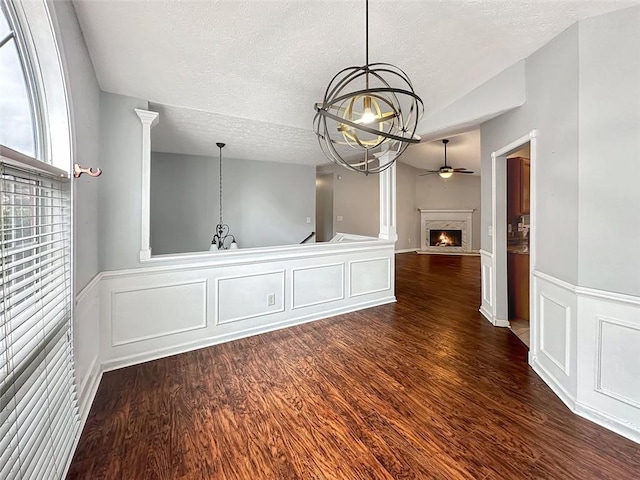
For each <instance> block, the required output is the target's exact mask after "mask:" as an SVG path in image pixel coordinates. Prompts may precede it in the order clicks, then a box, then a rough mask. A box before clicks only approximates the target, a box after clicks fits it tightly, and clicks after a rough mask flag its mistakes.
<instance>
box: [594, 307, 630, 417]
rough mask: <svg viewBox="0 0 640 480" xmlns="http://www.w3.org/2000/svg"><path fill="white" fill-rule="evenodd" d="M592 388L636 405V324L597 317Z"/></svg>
mask: <svg viewBox="0 0 640 480" xmlns="http://www.w3.org/2000/svg"><path fill="white" fill-rule="evenodd" d="M597 321H598V333H597V335H598V337H597V342H598V343H597V352H596V358H597V361H596V390H597V391H598V392H600V393H602V394H604V395H608V396H610V397H612V398H615V399H616V400H620V401H621V402H624V403H627V404H628V405H631V406H632V407H635V408H640V326H638V325H633V324H632V323H627V322H625V321H623V320H619V319H613V318H607V317H601V316H598V317H597Z"/></svg>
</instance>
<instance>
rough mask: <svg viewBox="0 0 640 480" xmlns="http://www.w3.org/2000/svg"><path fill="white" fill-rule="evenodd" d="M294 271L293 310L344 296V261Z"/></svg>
mask: <svg viewBox="0 0 640 480" xmlns="http://www.w3.org/2000/svg"><path fill="white" fill-rule="evenodd" d="M292 273H293V282H292V289H291V292H292V293H291V309H292V310H294V309H296V308H303V307H310V306H313V305H319V304H322V303H328V302H333V301H335V300H342V299H343V298H344V285H345V279H344V274H345V269H344V262H342V263H334V264H330V265H318V266H313V267H304V268H294V269H293V270H292Z"/></svg>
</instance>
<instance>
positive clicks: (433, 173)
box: [418, 171, 438, 177]
mask: <svg viewBox="0 0 640 480" xmlns="http://www.w3.org/2000/svg"><path fill="white" fill-rule="evenodd" d="M436 173H438V171H435V172H427V173H421V174H420V175H418V176H419V177H424V176H425V175H435V174H436Z"/></svg>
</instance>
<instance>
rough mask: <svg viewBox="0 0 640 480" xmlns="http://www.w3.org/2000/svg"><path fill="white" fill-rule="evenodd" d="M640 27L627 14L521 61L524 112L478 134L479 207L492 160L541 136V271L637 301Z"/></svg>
mask: <svg viewBox="0 0 640 480" xmlns="http://www.w3.org/2000/svg"><path fill="white" fill-rule="evenodd" d="M639 22H640V7H632V8H630V9H626V10H622V11H619V12H613V13H610V14H606V15H602V16H598V17H593V18H589V19H586V20H583V21H581V22H579V23H578V24H576V25H574V26H572V27H570V28H569V29H568V30H566V31H565V32H563V33H562V34H561V35H559V36H558V37H556V38H555V39H553V40H552V41H551V42H550V43H549V44H547V45H546V46H544V47H543V48H541V49H540V50H538V51H537V52H535V53H534V54H533V55H531V57H529V58H528V59H526V62H525V64H526V92H527V101H526V103H525V105H523V106H522V107H520V108H519V109H517V110H514V111H512V112H509V113H507V114H505V115H502V116H501V117H498V118H496V119H494V120H491V121H489V122H486V123H485V124H483V125H482V129H481V133H482V158H483V166H482V203H483V205H490V204H491V164H490V158H491V152H492V151H495V150H498V149H500V148H501V147H503V146H505V145H507V144H508V143H510V142H512V141H513V140H515V139H517V138H519V137H521V136H523V135H525V134H526V133H527V132H529V131H530V130H532V129H537V131H538V137H537V139H538V151H537V163H536V166H535V167H536V170H537V172H536V182H537V202H538V203H537V220H538V223H537V226H536V227H537V232H536V238H537V241H538V255H537V265H536V267H537V269H538V270H540V271H542V272H545V273H547V274H550V275H552V276H554V277H557V278H560V279H562V280H566V281H568V282H570V283H573V284H578V285H580V286H584V287H591V288H597V289H601V290H606V291H613V292H619V293H626V294H630V295H640V269H639V268H638V265H640V249H638V238H640V225H639V224H638V218H640V189H639V188H638V185H639V184H640V162H638V158H639V157H640V137H639V136H638V131H640V31H639V29H638V28H637V26H638V24H639ZM490 217H491V212H490V209H485V211H483V213H482V248H483V249H485V250H488V251H490V250H491V239H490V237H489V236H488V234H487V227H488V226H489V224H490V223H491V218H490ZM607 241H608V243H607Z"/></svg>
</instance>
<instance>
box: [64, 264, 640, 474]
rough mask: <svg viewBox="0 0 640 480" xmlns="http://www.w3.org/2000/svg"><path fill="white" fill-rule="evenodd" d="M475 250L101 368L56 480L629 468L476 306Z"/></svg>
mask: <svg viewBox="0 0 640 480" xmlns="http://www.w3.org/2000/svg"><path fill="white" fill-rule="evenodd" d="M479 268H480V266H479V259H478V258H474V257H447V256H432V255H415V254H403V255H397V259H396V295H397V298H398V302H397V303H395V304H391V305H385V306H381V307H376V308H371V309H367V310H364V311H359V312H354V313H351V314H347V315H341V316H338V317H334V318H330V319H326V320H321V321H317V322H313V323H309V324H305V325H302V326H297V327H292V328H289V329H285V330H280V331H276V332H271V333H268V334H264V335H259V336H255V337H251V338H246V339H242V340H238V341H234V342H229V343H225V344H221V345H216V346H214V347H210V348H205V349H201V350H197V351H194V352H189V353H185V354H182V355H177V356H173V357H168V358H164V359H161V360H157V361H154V362H148V363H144V364H141V365H136V366H133V367H128V368H124V369H121V370H117V371H113V372H108V373H106V374H105V375H104V376H103V380H102V382H101V385H100V387H99V389H98V393H97V395H96V399H95V401H94V404H93V406H92V409H91V412H90V414H89V418H88V420H87V423H86V425H85V428H84V431H83V433H82V437H81V439H80V442H79V445H78V448H77V451H76V453H75V457H74V460H73V462H72V465H71V468H70V471H69V474H68V479H73V480H75V479H83V480H84V479H87V480H89V479H90V480H99V479H127V480H136V479H144V480H148V479H158V480H166V479H171V480H175V479H185V480H186V479H190V480H197V479H216V480H218V479H220V480H243V479H248V480H269V479H277V480H281V479H286V480H288V479H291V480H294V479H301V480H314V479H317V480H334V479H335V480H338V479H345V480H352V479H363V480H365V479H366V480H370V479H380V480H389V479H486V480H493V479H520V478H522V479H527V478H532V479H533V478H535V479H554V480H555V479H608V478H610V479H617V480H625V479H634V478H640V475H639V474H638V472H640V448H639V445H638V444H635V443H633V442H631V441H629V440H626V439H624V438H622V437H620V436H618V435H616V434H614V433H612V432H610V431H607V430H605V429H603V428H601V427H599V426H597V425H595V424H593V423H591V422H588V421H587V420H585V419H583V418H580V417H578V416H576V415H574V414H572V413H571V412H570V411H569V410H568V409H567V408H566V407H565V406H564V405H563V404H562V402H561V401H560V400H559V399H558V398H557V397H556V396H555V395H554V394H553V392H551V390H550V389H549V388H548V387H547V386H546V385H545V384H544V382H542V380H541V379H540V378H539V377H538V376H537V375H536V374H535V373H534V372H533V371H532V370H531V368H530V367H529V366H528V365H527V348H526V346H525V345H524V344H523V343H522V342H520V340H519V339H517V338H516V337H515V336H514V335H513V334H512V333H511V332H509V331H508V330H506V329H499V328H494V327H492V326H491V325H490V324H489V323H488V322H487V321H486V320H484V319H483V318H482V317H481V316H480V314H479V313H478V306H479V304H480V278H479Z"/></svg>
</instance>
